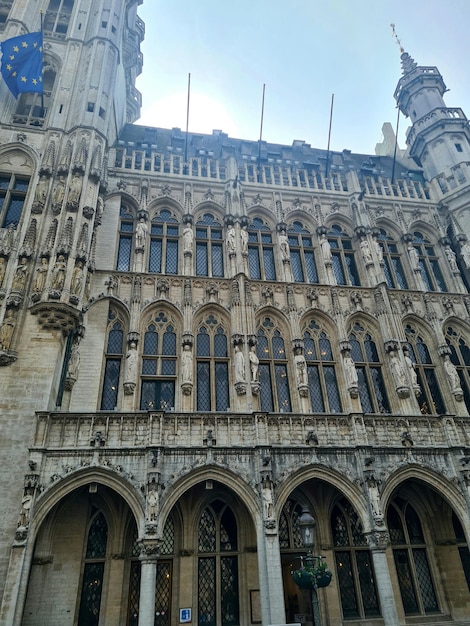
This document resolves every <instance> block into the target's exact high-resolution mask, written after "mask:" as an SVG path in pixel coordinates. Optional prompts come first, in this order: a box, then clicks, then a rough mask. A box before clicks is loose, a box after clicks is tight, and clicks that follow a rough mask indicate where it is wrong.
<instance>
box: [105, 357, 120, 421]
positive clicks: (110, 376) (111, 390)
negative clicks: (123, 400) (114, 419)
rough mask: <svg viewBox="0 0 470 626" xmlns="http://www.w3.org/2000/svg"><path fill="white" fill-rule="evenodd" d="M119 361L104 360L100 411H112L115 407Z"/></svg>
mask: <svg viewBox="0 0 470 626" xmlns="http://www.w3.org/2000/svg"><path fill="white" fill-rule="evenodd" d="M120 371H121V359H106V365H105V370H104V381H103V394H102V397H101V410H102V411H114V409H115V408H116V405H117V397H118V389H119V373H120Z"/></svg>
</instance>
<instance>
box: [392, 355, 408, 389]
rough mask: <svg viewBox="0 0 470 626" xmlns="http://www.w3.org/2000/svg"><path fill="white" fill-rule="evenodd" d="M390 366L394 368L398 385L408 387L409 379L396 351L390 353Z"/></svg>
mask: <svg viewBox="0 0 470 626" xmlns="http://www.w3.org/2000/svg"><path fill="white" fill-rule="evenodd" d="M390 367H391V369H392V372H393V376H394V378H395V383H396V385H397V387H406V386H407V380H406V376H405V372H404V370H403V367H402V365H401V363H400V359H399V357H398V354H397V353H396V352H395V351H393V352H391V353H390Z"/></svg>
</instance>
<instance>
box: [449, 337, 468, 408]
mask: <svg viewBox="0 0 470 626" xmlns="http://www.w3.org/2000/svg"><path fill="white" fill-rule="evenodd" d="M446 342H447V345H448V346H449V348H450V349H451V355H450V360H451V361H452V363H453V364H454V365H455V367H456V369H457V372H458V374H459V378H460V386H461V387H462V390H463V395H464V400H465V404H466V405H467V409H468V410H469V411H470V347H469V346H468V342H467V341H466V339H465V338H464V337H463V335H462V333H461V332H460V331H459V330H458V329H457V328H455V327H453V326H448V327H447V328H446Z"/></svg>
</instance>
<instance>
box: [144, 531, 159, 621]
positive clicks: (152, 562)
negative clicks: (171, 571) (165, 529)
mask: <svg viewBox="0 0 470 626" xmlns="http://www.w3.org/2000/svg"><path fill="white" fill-rule="evenodd" d="M158 554H159V547H158V544H157V542H156V541H148V540H146V539H144V541H143V542H142V547H141V555H140V561H141V575H140V600H139V626H149V624H153V623H154V621H155V585H156V582H157V559H158Z"/></svg>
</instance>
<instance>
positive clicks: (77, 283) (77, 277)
mask: <svg viewBox="0 0 470 626" xmlns="http://www.w3.org/2000/svg"><path fill="white" fill-rule="evenodd" d="M82 283H83V263H82V262H81V261H78V263H77V265H76V266H75V268H74V270H73V274H72V282H71V284H70V293H72V294H74V295H79V294H80V291H81V288H82Z"/></svg>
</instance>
